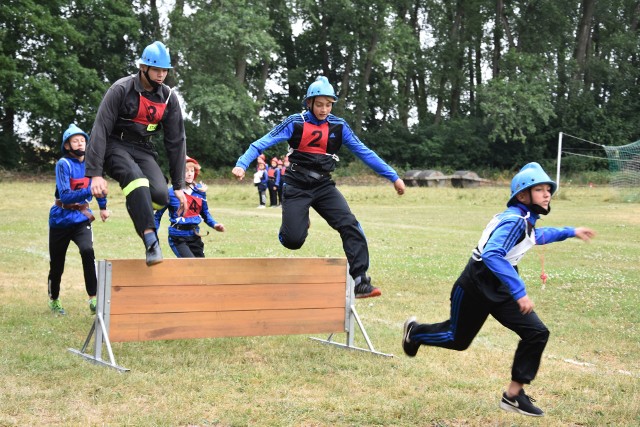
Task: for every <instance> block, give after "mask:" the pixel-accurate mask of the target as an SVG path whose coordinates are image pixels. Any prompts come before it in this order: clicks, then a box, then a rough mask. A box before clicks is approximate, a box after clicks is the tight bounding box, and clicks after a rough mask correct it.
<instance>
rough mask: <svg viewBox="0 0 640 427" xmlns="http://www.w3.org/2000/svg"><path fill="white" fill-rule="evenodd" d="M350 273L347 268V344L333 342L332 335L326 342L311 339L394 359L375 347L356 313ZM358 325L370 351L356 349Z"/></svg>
mask: <svg viewBox="0 0 640 427" xmlns="http://www.w3.org/2000/svg"><path fill="white" fill-rule="evenodd" d="M348 271H349V268H348V267H347V280H346V290H345V294H346V295H345V297H346V305H345V318H344V329H345V332H346V334H347V342H346V344H342V343H338V342H335V341H333V335H334V334H330V335H329V336H328V337H327V339H326V340H323V339H320V338H315V337H311V339H312V340H314V341H319V342H321V343H323V344H331V345H335V346H337V347H340V348H346V349H348V350H357V351H365V352H367V353H373V354H376V355H378V356H384V357H393V354H387V353H381V352H379V351H377V350H376V349H375V348H374V347H373V344H372V343H371V340H370V339H369V335H368V334H367V331H366V329H365V328H364V325H363V324H362V321H361V320H360V316H358V312H357V311H356V306H355V299H356V296H355V291H354V280H353V278H352V277H351V276H350V275H349V273H348ZM356 323H357V324H358V328H359V329H360V332H361V333H362V336H363V337H364V340H365V341H366V342H367V347H368V349H366V348H360V347H356V346H355V345H354V342H355V332H356V331H355V325H356Z"/></svg>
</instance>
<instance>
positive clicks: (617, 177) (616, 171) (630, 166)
mask: <svg viewBox="0 0 640 427" xmlns="http://www.w3.org/2000/svg"><path fill="white" fill-rule="evenodd" d="M603 148H604V151H605V152H606V153H607V158H608V159H609V170H610V171H611V181H610V182H611V185H613V186H614V187H624V188H633V187H636V188H638V187H640V141H636V142H632V143H631V144H627V145H621V146H619V147H606V146H605V147H603Z"/></svg>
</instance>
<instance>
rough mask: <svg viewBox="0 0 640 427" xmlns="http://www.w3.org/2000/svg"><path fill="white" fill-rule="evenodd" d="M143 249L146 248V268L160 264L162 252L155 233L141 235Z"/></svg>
mask: <svg viewBox="0 0 640 427" xmlns="http://www.w3.org/2000/svg"><path fill="white" fill-rule="evenodd" d="M143 239H144V247H145V248H146V255H147V267H151V266H152V265H156V264H160V263H161V262H162V250H161V249H160V242H159V241H158V236H157V235H156V233H154V232H152V233H147V234H144V235H143Z"/></svg>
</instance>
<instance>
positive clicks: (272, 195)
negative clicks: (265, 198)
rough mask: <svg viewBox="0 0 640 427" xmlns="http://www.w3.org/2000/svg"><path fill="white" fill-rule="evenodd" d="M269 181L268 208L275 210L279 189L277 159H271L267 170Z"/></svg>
mask: <svg viewBox="0 0 640 427" xmlns="http://www.w3.org/2000/svg"><path fill="white" fill-rule="evenodd" d="M267 176H268V177H269V181H268V183H267V185H268V186H269V206H270V207H272V208H275V207H277V206H278V188H279V187H280V168H279V167H278V158H277V157H274V158H273V159H271V165H270V166H269V168H268V169H267Z"/></svg>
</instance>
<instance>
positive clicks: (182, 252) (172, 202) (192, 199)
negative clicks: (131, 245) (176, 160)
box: [155, 157, 225, 258]
mask: <svg viewBox="0 0 640 427" xmlns="http://www.w3.org/2000/svg"><path fill="white" fill-rule="evenodd" d="M185 171H186V172H185V182H186V184H187V188H186V189H185V191H184V193H185V196H186V198H187V207H186V209H185V210H184V212H183V213H182V215H178V210H179V208H180V200H179V199H178V198H177V197H176V195H175V192H174V191H173V187H172V188H170V189H169V204H168V205H167V206H165V207H164V208H162V209H159V210H158V211H156V213H155V221H156V229H158V228H160V221H161V220H162V215H164V212H165V211H166V210H167V209H169V222H170V225H169V246H170V247H171V250H173V253H174V254H176V256H177V257H178V258H204V243H203V242H202V238H201V236H202V234H201V231H200V223H201V222H202V220H204V222H205V224H207V225H208V226H209V227H211V228H213V229H214V230H216V231H219V232H224V230H225V228H224V225H223V224H220V223H218V222H216V220H215V219H213V217H212V216H211V213H209V205H208V204H207V193H206V191H207V186H206V184H203V183H197V182H196V179H197V178H198V173H199V172H200V164H199V163H198V161H197V160H196V159H193V158H191V157H187V161H186V166H185ZM207 234H209V232H208V231H207Z"/></svg>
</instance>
